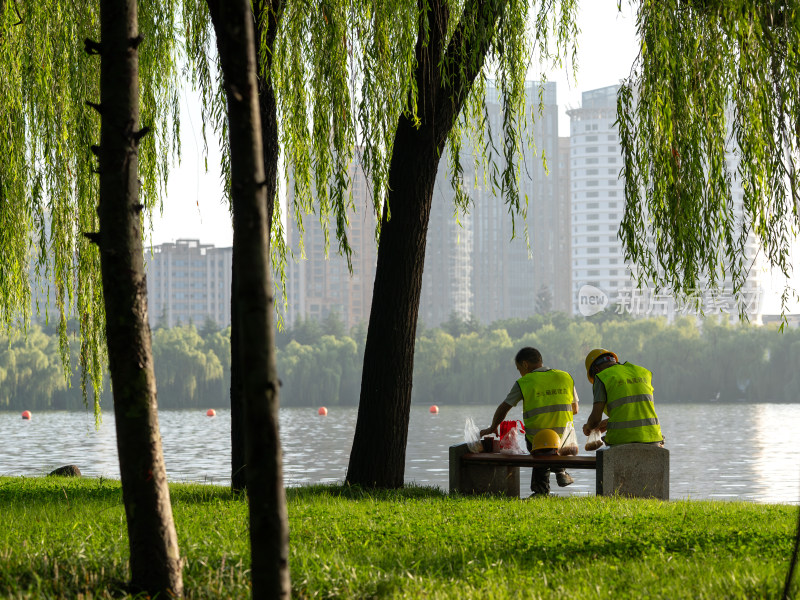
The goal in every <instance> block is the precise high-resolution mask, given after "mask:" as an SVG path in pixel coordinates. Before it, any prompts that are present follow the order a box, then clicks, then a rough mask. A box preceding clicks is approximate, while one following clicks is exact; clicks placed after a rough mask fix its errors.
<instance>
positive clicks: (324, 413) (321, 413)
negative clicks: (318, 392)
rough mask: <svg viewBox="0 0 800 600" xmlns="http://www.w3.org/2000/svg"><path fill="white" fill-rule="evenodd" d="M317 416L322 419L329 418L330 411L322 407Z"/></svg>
mask: <svg viewBox="0 0 800 600" xmlns="http://www.w3.org/2000/svg"><path fill="white" fill-rule="evenodd" d="M317 414H318V415H320V416H321V417H327V416H328V409H327V408H325V407H324V406H320V407H319V410H318V411H317Z"/></svg>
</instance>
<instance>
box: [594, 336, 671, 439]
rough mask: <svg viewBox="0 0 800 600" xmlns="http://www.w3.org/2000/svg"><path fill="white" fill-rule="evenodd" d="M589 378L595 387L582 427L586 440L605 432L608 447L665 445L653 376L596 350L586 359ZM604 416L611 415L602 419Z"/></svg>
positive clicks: (642, 369)
mask: <svg viewBox="0 0 800 600" xmlns="http://www.w3.org/2000/svg"><path fill="white" fill-rule="evenodd" d="M586 376H587V377H588V378H589V381H590V382H591V383H592V392H593V394H594V403H593V404H592V413H591V414H590V415H589V419H588V420H587V421H586V424H585V425H584V426H583V433H584V434H586V435H587V436H588V435H589V434H590V433H591V432H592V430H594V429H599V430H600V431H601V432H605V434H606V435H605V437H604V438H603V439H604V440H605V442H606V444H607V445H609V446H614V445H618V444H632V443H638V444H657V445H661V446H663V445H664V436H663V435H661V425H660V423H659V421H658V415H656V410H655V407H654V406H653V385H652V373H650V371H648V370H647V369H645V368H644V367H640V366H638V365H634V364H631V363H629V362H625V363H621V364H620V362H619V358H617V355H616V354H614V353H613V352H611V351H610V350H606V349H605V348H596V349H594V350H592V351H591V352H589V354H588V355H587V356H586ZM603 413H605V414H606V415H608V418H607V419H603Z"/></svg>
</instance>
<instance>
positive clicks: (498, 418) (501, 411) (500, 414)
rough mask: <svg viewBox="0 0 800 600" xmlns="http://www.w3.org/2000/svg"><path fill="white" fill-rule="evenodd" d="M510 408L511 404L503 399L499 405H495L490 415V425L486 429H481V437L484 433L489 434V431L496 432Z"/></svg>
mask: <svg viewBox="0 0 800 600" xmlns="http://www.w3.org/2000/svg"><path fill="white" fill-rule="evenodd" d="M510 410H511V405H510V404H507V403H506V402H505V401H503V402H501V403H500V406H498V407H497V410H496V411H494V417H492V425H491V426H490V427H489V428H488V429H481V434H480V435H481V437H483V436H485V435H489V434H490V433H497V428H498V427H499V426H500V423H502V422H503V421H504V420H505V418H506V415H507V414H508V411H510Z"/></svg>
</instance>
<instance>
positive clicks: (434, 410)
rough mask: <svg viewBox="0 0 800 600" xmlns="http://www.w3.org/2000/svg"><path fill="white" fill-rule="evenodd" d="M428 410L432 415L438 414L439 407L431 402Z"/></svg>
mask: <svg viewBox="0 0 800 600" xmlns="http://www.w3.org/2000/svg"><path fill="white" fill-rule="evenodd" d="M428 410H430V413H431V414H432V415H438V414H439V407H438V406H436V405H435V404H431V407H430V409H428Z"/></svg>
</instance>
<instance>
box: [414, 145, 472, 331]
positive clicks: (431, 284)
mask: <svg viewBox="0 0 800 600" xmlns="http://www.w3.org/2000/svg"><path fill="white" fill-rule="evenodd" d="M463 159H464V160H466V161H471V160H472V158H471V157H469V156H464V157H463ZM445 162H446V157H443V158H442V161H441V162H440V166H439V172H438V173H437V174H436V184H435V186H434V188H433V200H432V202H431V214H430V219H429V220H428V235H427V238H426V244H425V268H424V270H423V272H422V292H421V295H420V302H419V321H420V322H421V323H423V324H424V325H425V326H426V327H436V326H438V325H440V324H442V323H443V322H445V321H447V319H449V318H450V315H451V314H455V315H456V316H457V317H458V318H459V319H461V320H466V319H468V318H469V316H470V314H472V310H473V307H472V298H473V290H472V215H471V214H470V213H466V214H459V215H458V218H456V214H455V213H456V208H455V205H454V203H453V188H452V185H451V183H450V178H449V177H448V176H447V174H446V169H445V167H444V164H442V163H445ZM470 172H471V165H467V164H465V165H464V178H465V179H467V177H468V174H469V173H470Z"/></svg>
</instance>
